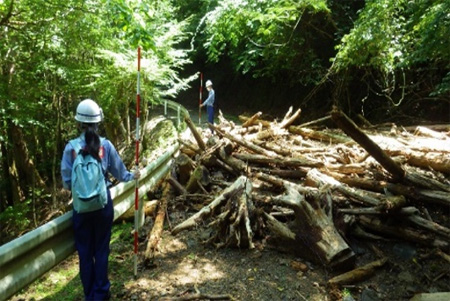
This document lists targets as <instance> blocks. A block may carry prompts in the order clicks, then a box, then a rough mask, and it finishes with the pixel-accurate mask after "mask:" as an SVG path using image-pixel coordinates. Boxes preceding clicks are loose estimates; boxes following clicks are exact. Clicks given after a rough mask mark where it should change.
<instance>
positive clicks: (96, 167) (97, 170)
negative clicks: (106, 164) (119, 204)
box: [70, 138, 108, 213]
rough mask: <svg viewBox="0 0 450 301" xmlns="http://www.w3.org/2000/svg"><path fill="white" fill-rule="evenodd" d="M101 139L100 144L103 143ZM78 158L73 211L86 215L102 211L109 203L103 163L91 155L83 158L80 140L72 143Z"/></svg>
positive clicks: (73, 181) (74, 172)
mask: <svg viewBox="0 0 450 301" xmlns="http://www.w3.org/2000/svg"><path fill="white" fill-rule="evenodd" d="M103 140H104V139H103V138H100V144H101V143H102V142H103ZM70 144H71V145H72V147H73V149H74V151H75V154H76V158H75V161H74V162H73V166H72V198H73V209H74V210H75V211H76V212H78V213H85V212H91V211H96V210H99V209H102V208H104V207H105V206H106V204H107V203H108V195H107V190H106V180H105V175H104V173H103V167H102V163H101V162H99V161H97V160H96V159H95V158H93V157H92V156H91V155H90V154H87V155H85V156H83V155H82V154H81V152H82V149H81V145H80V139H79V138H77V139H74V140H71V141H70Z"/></svg>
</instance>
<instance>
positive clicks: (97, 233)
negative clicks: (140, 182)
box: [73, 190, 114, 300]
mask: <svg viewBox="0 0 450 301" xmlns="http://www.w3.org/2000/svg"><path fill="white" fill-rule="evenodd" d="M113 218H114V209H113V202H112V199H111V195H110V193H109V190H108V204H107V205H106V207H105V208H103V209H101V210H97V211H93V212H87V213H81V214H78V213H76V212H75V210H74V211H73V229H74V236H75V247H76V249H77V251H78V258H79V260H80V277H81V282H82V284H83V290H84V296H85V299H86V300H105V299H106V298H107V296H108V295H109V288H110V286H111V284H110V282H109V279H108V256H109V252H110V249H109V242H110V239H111V228H112V223H113Z"/></svg>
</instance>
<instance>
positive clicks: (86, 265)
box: [61, 99, 140, 300]
mask: <svg viewBox="0 0 450 301" xmlns="http://www.w3.org/2000/svg"><path fill="white" fill-rule="evenodd" d="M75 120H77V121H78V122H79V123H80V127H81V131H82V133H81V135H80V136H79V137H78V138H76V139H73V140H71V141H70V142H69V143H67V145H66V147H65V149H64V152H63V157H62V161H61V176H62V180H63V186H64V188H66V189H69V190H70V189H71V177H72V166H73V162H74V161H75V158H76V156H77V154H76V153H75V151H74V148H73V145H79V146H81V149H82V151H83V152H85V153H89V154H90V155H91V156H92V157H94V158H95V159H97V160H98V161H99V162H101V165H102V169H103V171H104V174H105V179H106V184H107V186H108V187H109V186H111V185H112V184H111V182H110V181H109V180H108V173H110V174H112V175H113V176H114V177H115V178H116V179H117V180H119V181H122V182H128V181H132V180H134V179H138V178H139V177H140V172H139V170H137V171H135V172H134V173H132V172H130V171H128V170H127V168H126V167H125V165H124V163H123V161H122V159H121V158H120V156H119V154H118V153H117V150H116V148H115V147H114V146H113V144H112V143H111V142H110V141H109V140H108V139H106V138H103V137H100V136H99V135H98V133H97V131H98V124H99V123H100V122H101V121H103V112H102V109H101V108H100V107H99V106H98V104H97V103H96V102H95V101H93V100H92V99H85V100H83V101H81V102H80V103H79V104H78V106H77V111H76V115H75ZM75 143H77V144H75ZM107 194H108V203H107V205H106V206H105V207H104V208H103V209H99V210H96V211H92V212H87V213H78V212H77V211H76V210H73V216H72V219H73V229H74V238H75V247H76V249H77V251H78V257H79V267H80V278H81V282H82V284H83V291H84V295H85V300H108V299H109V298H110V296H111V294H110V286H111V284H110V282H109V279H108V256H109V251H110V249H109V243H110V238H111V228H112V223H113V218H114V208H113V202H112V199H111V194H110V192H109V189H108V191H107Z"/></svg>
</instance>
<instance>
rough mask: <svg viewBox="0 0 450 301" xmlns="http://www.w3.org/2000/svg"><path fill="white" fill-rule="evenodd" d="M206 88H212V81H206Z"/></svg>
mask: <svg viewBox="0 0 450 301" xmlns="http://www.w3.org/2000/svg"><path fill="white" fill-rule="evenodd" d="M205 85H206V87H211V86H212V81H210V80H209V79H208V80H207V81H206V84H205Z"/></svg>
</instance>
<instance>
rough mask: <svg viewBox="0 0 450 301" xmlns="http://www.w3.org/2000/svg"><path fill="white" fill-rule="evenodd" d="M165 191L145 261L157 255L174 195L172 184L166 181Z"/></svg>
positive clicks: (149, 238)
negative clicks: (168, 206) (168, 209)
mask: <svg viewBox="0 0 450 301" xmlns="http://www.w3.org/2000/svg"><path fill="white" fill-rule="evenodd" d="M164 185H165V187H164V191H163V197H162V198H161V203H160V206H159V208H158V213H157V214H156V218H155V223H154V224H153V228H152V231H151V232H150V234H149V236H148V242H147V247H146V249H145V253H144V261H145V263H149V262H151V261H152V260H153V258H154V257H155V252H156V251H157V250H158V244H159V241H160V239H161V234H162V231H163V226H164V220H165V216H166V210H167V204H168V202H169V199H170V198H172V197H173V194H172V190H171V186H170V184H169V183H168V182H166V183H165V184H164Z"/></svg>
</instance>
